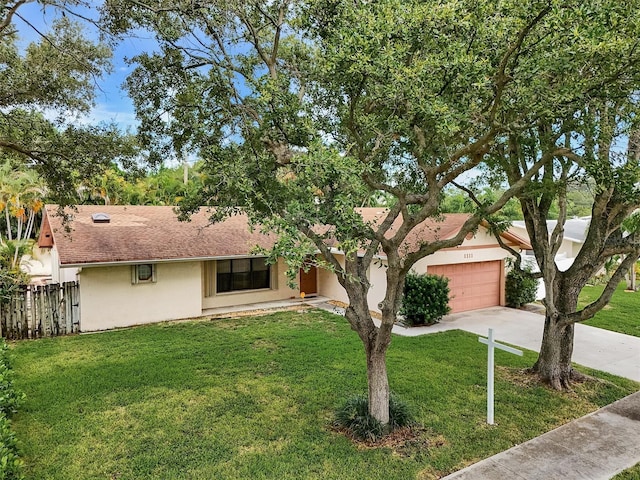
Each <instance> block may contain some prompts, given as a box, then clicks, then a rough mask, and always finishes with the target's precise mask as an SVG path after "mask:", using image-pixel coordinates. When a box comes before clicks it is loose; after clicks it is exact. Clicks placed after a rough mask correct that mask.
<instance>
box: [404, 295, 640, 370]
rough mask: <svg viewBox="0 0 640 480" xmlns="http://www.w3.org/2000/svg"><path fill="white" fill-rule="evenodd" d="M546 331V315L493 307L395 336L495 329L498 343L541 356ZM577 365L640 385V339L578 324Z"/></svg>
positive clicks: (485, 333)
mask: <svg viewBox="0 0 640 480" xmlns="http://www.w3.org/2000/svg"><path fill="white" fill-rule="evenodd" d="M639 321H640V320H639ZM543 327H544V315H541V314H539V313H532V312H527V311H524V310H517V309H513V308H506V307H491V308H485V309H482V310H474V311H471V312H463V313H456V314H453V315H447V316H446V317H444V318H443V319H442V321H441V322H440V323H438V324H436V325H432V326H430V327H413V328H403V327H399V326H395V327H394V328H393V333H396V334H398V335H402V336H407V337H414V336H418V335H426V334H430V333H436V332H444V331H447V330H456V329H459V330H466V331H467V332H471V333H477V334H478V335H482V336H484V337H486V336H487V332H488V330H489V328H493V334H494V337H495V339H496V340H498V341H501V342H506V343H510V344H512V345H516V346H518V347H523V348H526V349H528V350H534V351H536V352H538V351H539V350H540V344H541V342H542V329H543ZM573 361H574V362H575V363H578V364H580V365H584V366H585V367H589V368H595V369H597V370H602V371H604V372H608V373H612V374H614V375H619V376H621V377H625V378H629V379H631V380H635V381H638V382H640V337H633V336H631V335H623V334H621V333H615V332H610V331H608V330H603V329H601V328H595V327H589V326H587V325H581V324H577V325H576V333H575V342H574V349H573Z"/></svg>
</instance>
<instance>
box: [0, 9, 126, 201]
mask: <svg viewBox="0 0 640 480" xmlns="http://www.w3.org/2000/svg"><path fill="white" fill-rule="evenodd" d="M27 3H33V2H29V1H24V0H14V1H10V2H4V3H3V5H2V9H1V10H0V155H2V157H3V158H6V159H10V160H11V161H12V162H13V164H14V165H15V166H16V167H19V166H28V167H29V168H33V169H35V170H37V171H38V172H39V173H40V174H41V175H42V176H43V178H45V179H46V181H47V182H48V184H49V185H50V187H52V188H51V192H52V194H53V195H55V197H56V199H57V201H59V202H60V203H65V204H68V203H73V202H74V201H76V197H75V192H76V188H75V186H76V185H77V183H78V180H79V179H80V178H88V177H92V176H94V175H96V174H97V173H99V172H101V171H102V169H103V168H104V167H105V166H108V165H111V164H112V162H114V161H116V162H117V161H120V162H125V163H126V162H127V161H130V160H131V159H133V158H134V157H135V156H136V155H137V150H136V147H135V143H134V142H133V138H128V137H127V136H126V135H123V134H122V132H120V131H118V129H117V128H116V127H115V126H114V125H82V124H80V123H78V122H75V121H74V117H75V116H76V115H77V114H79V113H86V112H88V111H89V109H90V108H91V107H92V106H93V100H94V94H95V89H96V82H97V80H98V79H99V78H100V77H101V76H102V74H103V73H104V72H105V71H107V70H108V69H109V68H110V65H111V64H110V58H111V50H110V48H109V47H108V46H107V45H106V44H105V43H101V42H96V41H91V40H88V39H87V36H86V35H85V34H84V32H83V30H82V28H81V27H80V25H79V23H77V22H73V21H71V20H70V17H72V16H73V9H74V7H77V6H78V5H79V2H77V1H75V0H72V1H64V0H63V1H61V2H52V3H49V2H44V3H43V8H44V7H45V3H46V5H47V6H48V7H49V8H50V9H57V11H58V16H57V17H58V18H57V19H56V20H55V21H54V22H53V24H52V26H51V28H50V30H46V31H44V30H41V29H38V28H37V27H36V26H34V25H33V24H32V23H31V22H29V20H28V19H26V18H25V17H23V16H22V15H21V9H22V8H23V7H24V5H25V4H27ZM17 18H20V19H21V20H22V21H23V22H25V23H26V24H28V25H29V26H30V27H29V28H31V29H32V31H33V32H35V33H36V34H37V35H38V38H39V40H38V41H33V42H31V43H29V44H28V45H26V46H25V47H23V46H21V44H20V43H19V40H20V37H19V35H20V32H19V31H18V30H17V29H16V26H15V20H16V19H17Z"/></svg>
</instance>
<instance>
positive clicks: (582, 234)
mask: <svg viewBox="0 0 640 480" xmlns="http://www.w3.org/2000/svg"><path fill="white" fill-rule="evenodd" d="M590 221H591V217H581V218H571V219H568V220H566V221H565V224H564V235H563V237H562V243H561V245H560V248H559V249H558V253H557V254H556V258H555V262H556V265H557V266H558V269H559V270H561V271H565V270H567V269H568V268H569V267H570V266H571V265H573V260H574V259H575V257H576V256H577V255H578V252H580V249H581V248H582V245H584V242H585V240H586V238H587V232H588V230H589V222H590ZM557 224H558V221H557V220H547V230H548V231H549V235H551V233H552V232H553V230H554V229H555V228H556V225H557ZM511 231H512V232H514V233H516V234H517V235H518V236H519V237H521V238H524V239H526V240H527V241H528V240H529V234H528V233H527V227H526V226H525V223H524V221H515V222H513V223H512V225H511ZM522 259H523V261H524V262H525V263H526V264H527V265H529V266H531V268H532V270H533V271H534V272H539V271H540V267H539V266H538V263H537V261H536V258H535V255H534V254H533V251H532V250H527V251H526V252H525V254H524V255H523V256H522ZM544 297H545V288H544V282H543V281H542V279H540V280H538V291H537V293H536V299H537V300H541V299H543V298H544Z"/></svg>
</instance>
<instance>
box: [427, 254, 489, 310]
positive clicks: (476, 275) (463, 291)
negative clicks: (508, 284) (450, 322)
mask: <svg viewBox="0 0 640 480" xmlns="http://www.w3.org/2000/svg"><path fill="white" fill-rule="evenodd" d="M501 271H502V262H501V261H499V260H498V261H495V262H476V263H459V264H456V265H433V266H429V267H427V272H428V273H430V274H434V275H442V276H445V277H447V278H448V279H449V290H450V294H449V295H450V297H451V299H450V301H449V306H450V307H451V313H456V312H464V311H466V310H476V309H478V308H487V307H494V306H496V305H500V289H501V282H500V272H501Z"/></svg>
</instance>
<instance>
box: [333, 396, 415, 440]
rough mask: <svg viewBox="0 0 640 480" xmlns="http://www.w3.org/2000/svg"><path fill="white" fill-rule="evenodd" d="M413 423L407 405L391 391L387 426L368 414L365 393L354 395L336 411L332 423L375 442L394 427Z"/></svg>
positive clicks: (361, 438) (356, 435) (367, 400)
mask: <svg viewBox="0 0 640 480" xmlns="http://www.w3.org/2000/svg"><path fill="white" fill-rule="evenodd" d="M413 423H414V420H413V417H412V415H411V411H410V409H409V406H408V405H407V404H406V403H404V402H403V401H402V400H400V399H398V397H396V396H395V395H394V394H393V393H392V394H391V395H390V397H389V428H387V429H385V428H384V426H383V425H382V424H381V423H380V422H379V421H378V420H376V419H375V418H373V417H372V416H371V415H370V414H369V399H368V397H367V395H354V396H353V397H350V398H349V399H347V401H346V402H345V403H344V404H343V405H342V406H341V407H340V408H339V409H338V410H337V411H336V420H335V422H334V424H335V425H336V426H338V427H340V428H344V429H346V430H348V431H349V432H350V433H351V434H352V435H353V436H354V437H356V438H357V439H359V440H364V441H371V442H375V441H376V440H379V439H380V438H382V437H383V436H384V435H385V434H387V433H390V432H391V431H393V430H395V429H396V428H400V427H406V426H409V425H412V424H413Z"/></svg>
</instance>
